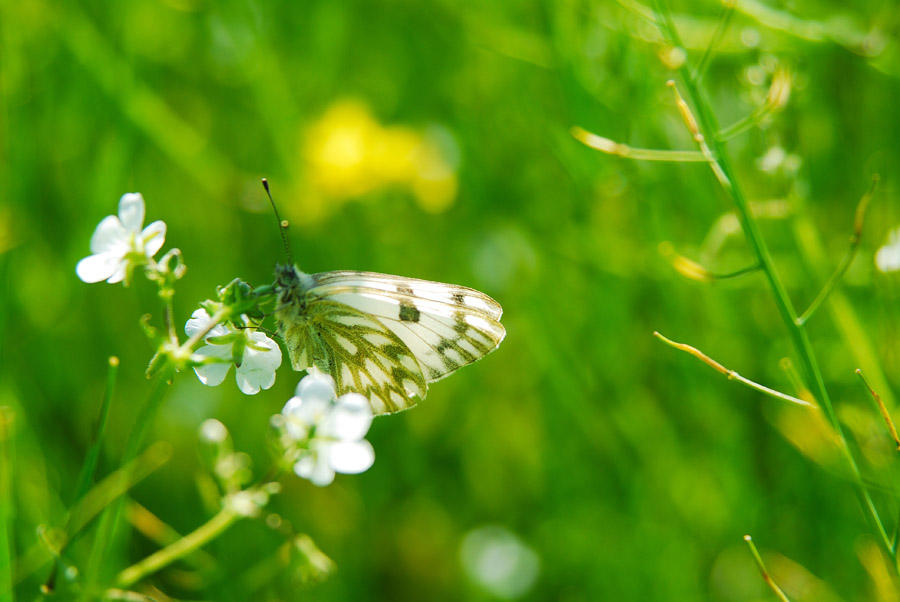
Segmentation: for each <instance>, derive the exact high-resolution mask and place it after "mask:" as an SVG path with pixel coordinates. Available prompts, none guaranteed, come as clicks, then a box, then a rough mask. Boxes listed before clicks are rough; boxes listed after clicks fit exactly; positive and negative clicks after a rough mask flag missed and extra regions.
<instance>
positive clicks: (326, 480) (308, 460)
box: [294, 454, 334, 487]
mask: <svg viewBox="0 0 900 602" xmlns="http://www.w3.org/2000/svg"><path fill="white" fill-rule="evenodd" d="M294 472H295V473H297V476H299V477H303V478H304V479H309V480H310V481H312V482H313V484H314V485H318V486H319V487H324V486H325V485H329V484H330V483H331V482H332V481H333V480H334V470H332V468H331V466H329V465H328V462H324V461H323V460H322V458H320V457H318V456H317V455H316V454H310V455H308V456H304V457H302V458H300V460H298V461H297V463H296V464H294Z"/></svg>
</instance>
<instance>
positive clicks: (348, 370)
mask: <svg viewBox="0 0 900 602" xmlns="http://www.w3.org/2000/svg"><path fill="white" fill-rule="evenodd" d="M275 289H276V292H277V294H278V301H277V306H276V308H275V318H276V321H277V325H278V331H279V334H280V335H281V337H282V338H283V339H284V341H285V344H286V346H287V349H288V355H289V356H290V358H291V364H292V366H293V368H294V370H306V369H309V368H312V367H315V368H318V369H319V370H321V371H323V372H326V373H327V374H330V375H331V376H332V377H334V379H335V383H336V385H337V389H338V394H343V393H345V392H349V391H355V392H357V393H361V394H363V395H365V396H366V397H368V399H369V403H370V404H371V405H372V410H373V411H374V412H375V413H376V414H386V413H391V412H396V411H399V410H405V409H407V408H410V407H412V406H413V405H415V404H416V402H417V401H418V400H419V399H422V398H424V397H425V393H426V391H427V389H428V383H429V382H433V381H436V380H440V379H441V378H444V377H445V376H447V375H449V374H451V373H453V372H455V371H456V370H458V369H459V368H461V367H462V366H465V365H467V364H470V363H472V362H475V361H477V360H479V359H481V358H482V357H484V356H485V355H487V354H488V353H490V352H491V351H493V350H494V349H496V348H497V346H498V345H499V344H500V342H501V341H502V340H503V337H504V336H505V335H506V331H505V329H504V328H503V325H502V324H500V316H501V314H502V312H503V310H502V308H501V307H500V305H499V304H498V303H497V302H496V301H494V300H493V299H491V298H490V297H488V296H487V295H485V294H484V293H481V292H479V291H476V290H474V289H470V288H466V287H463V286H456V285H452V284H443V283H440V282H431V281H428V280H419V279H416V278H404V277H400V276H390V275H387V274H377V273H374V272H354V271H335V272H323V273H320V274H306V273H304V272H301V271H300V270H299V269H297V268H296V267H294V266H290V265H279V266H276V268H275Z"/></svg>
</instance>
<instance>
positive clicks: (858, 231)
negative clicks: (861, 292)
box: [797, 175, 878, 326]
mask: <svg viewBox="0 0 900 602" xmlns="http://www.w3.org/2000/svg"><path fill="white" fill-rule="evenodd" d="M877 185H878V176H877V175H875V176H873V177H872V184H871V186H870V187H869V190H868V191H866V194H864V195H863V197H862V199H860V201H859V204H858V205H857V207H856V217H855V219H854V221H853V234H852V235H851V236H850V248H849V249H847V252H846V253H845V254H844V257H843V259H842V260H841V263H840V265H838V268H837V269H836V270H835V271H834V274H832V275H831V278H829V279H828V282H826V283H825V286H824V287H822V290H821V291H820V292H819V294H818V295H817V296H816V298H815V299H814V300H813V302H812V303H810V304H809V308H808V309H807V310H806V311H805V312H803V315H802V316H800V317H799V318H797V324H799V325H800V326H802V325H803V324H805V323H806V321H807V320H809V318H810V317H812V315H813V314H814V313H816V310H817V309H819V306H820V305H822V302H823V301H825V299H827V298H828V295H830V294H831V291H833V290H834V287H836V286H837V284H838V283H839V282H840V281H841V279H842V278H843V277H844V273H845V272H846V271H847V268H849V267H850V264H851V263H852V262H853V258H854V257H855V256H856V250H857V249H858V248H859V241H860V240H862V227H863V220H864V219H865V217H866V210H867V209H868V208H869V202H870V201H871V200H872V195H873V194H874V193H875V187H876V186H877Z"/></svg>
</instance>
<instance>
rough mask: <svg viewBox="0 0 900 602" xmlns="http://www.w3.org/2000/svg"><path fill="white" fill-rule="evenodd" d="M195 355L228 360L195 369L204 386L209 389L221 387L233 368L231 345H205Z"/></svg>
mask: <svg viewBox="0 0 900 602" xmlns="http://www.w3.org/2000/svg"><path fill="white" fill-rule="evenodd" d="M194 355H198V356H201V357H215V358H220V359H223V360H227V361H225V362H211V363H209V364H203V365H202V366H195V367H194V372H196V373H197V378H199V379H200V382H202V383H203V384H204V385H207V386H209V387H217V386H219V385H221V384H222V382H223V381H224V380H225V377H226V376H227V375H228V369H229V368H231V363H230V360H231V345H204V346H203V347H201V348H200V349H198V350H197V351H195V352H194Z"/></svg>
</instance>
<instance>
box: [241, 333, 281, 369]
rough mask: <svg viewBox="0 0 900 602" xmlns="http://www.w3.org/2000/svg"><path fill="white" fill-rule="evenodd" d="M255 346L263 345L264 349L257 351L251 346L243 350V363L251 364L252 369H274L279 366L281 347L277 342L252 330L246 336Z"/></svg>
mask: <svg viewBox="0 0 900 602" xmlns="http://www.w3.org/2000/svg"><path fill="white" fill-rule="evenodd" d="M247 338H248V339H250V341H251V342H252V343H253V345H254V346H256V347H265V348H266V351H259V350H257V349H254V348H253V347H251V346H249V345H248V346H247V347H246V349H245V350H244V364H247V363H249V364H251V365H252V366H253V369H254V370H271V371H273V372H274V371H275V370H277V369H278V367H279V366H281V348H280V347H279V346H278V343H276V342H275V341H273V340H272V339H270V338H269V337H267V336H266V335H264V334H263V333H261V332H253V333H251V334H250V335H249V336H248V337H247Z"/></svg>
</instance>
